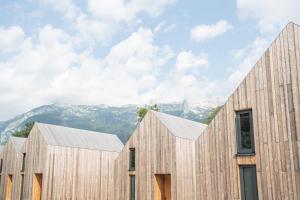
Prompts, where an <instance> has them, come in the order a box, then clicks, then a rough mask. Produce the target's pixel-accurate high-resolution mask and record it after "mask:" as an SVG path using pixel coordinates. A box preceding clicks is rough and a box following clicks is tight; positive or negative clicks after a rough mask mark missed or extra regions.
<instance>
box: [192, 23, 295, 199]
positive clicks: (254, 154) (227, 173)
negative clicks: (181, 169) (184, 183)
mask: <svg viewBox="0 0 300 200" xmlns="http://www.w3.org/2000/svg"><path fill="white" fill-rule="evenodd" d="M299 156H300V27H299V26H298V25H295V24H293V23H290V24H288V25H287V26H286V27H285V29H284V30H283V31H282V32H281V33H280V34H279V36H278V37H277V38H276V39H275V40H274V42H273V43H272V44H271V45H270V47H269V48H268V49H267V50H266V52H265V53H264V54H263V56H262V57H261V58H260V59H259V60H258V62H257V63H256V64H255V66H254V67H253V69H252V70H251V71H250V72H249V73H248V75H247V76H246V77H245V79H244V80H243V81H242V82H241V84H240V85H239V86H238V88H237V89H236V90H235V92H234V93H233V94H232V95H231V96H230V97H229V99H228V100H227V102H226V103H225V104H224V106H223V109H221V110H220V112H219V113H218V114H217V116H216V117H215V119H214V120H213V121H212V122H211V123H210V124H209V126H208V127H207V129H206V130H205V131H204V132H203V133H202V134H201V135H200V136H199V138H198V139H197V141H196V166H197V167H196V175H197V186H196V188H197V190H196V191H197V199H230V200H231V199H240V200H245V199H251V200H256V199H260V200H263V199H264V200H270V199H289V200H292V199H293V200H299V199H300V158H299Z"/></svg>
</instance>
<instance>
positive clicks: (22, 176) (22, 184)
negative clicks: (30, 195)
mask: <svg viewBox="0 0 300 200" xmlns="http://www.w3.org/2000/svg"><path fill="white" fill-rule="evenodd" d="M20 190H21V195H20V199H23V190H24V174H22V175H21V188H20Z"/></svg>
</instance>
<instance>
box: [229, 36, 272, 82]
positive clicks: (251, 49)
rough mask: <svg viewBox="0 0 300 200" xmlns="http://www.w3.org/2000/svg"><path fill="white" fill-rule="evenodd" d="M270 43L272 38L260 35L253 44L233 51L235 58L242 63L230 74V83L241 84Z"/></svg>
mask: <svg viewBox="0 0 300 200" xmlns="http://www.w3.org/2000/svg"><path fill="white" fill-rule="evenodd" d="M269 43H270V39H265V38H261V37H258V38H256V39H255V40H254V42H252V43H251V44H249V45H247V46H246V47H245V48H243V49H239V50H235V51H233V52H232V54H233V55H234V57H235V58H237V59H238V60H240V63H241V64H240V65H239V66H238V68H237V69H236V70H234V71H233V72H232V73H231V75H230V76H229V79H228V81H229V83H230V85H232V86H236V85H237V84H239V83H240V82H241V81H242V80H243V78H245V76H246V75H247V73H248V72H249V70H250V69H252V67H253V66H254V65H255V63H256V62H257V61H258V59H259V58H260V57H261V56H262V55H263V53H264V51H265V50H266V49H267V47H268V45H269Z"/></svg>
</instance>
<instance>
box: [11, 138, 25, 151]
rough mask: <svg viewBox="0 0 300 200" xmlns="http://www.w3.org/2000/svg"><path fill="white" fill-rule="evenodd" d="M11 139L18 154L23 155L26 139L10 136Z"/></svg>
mask: <svg viewBox="0 0 300 200" xmlns="http://www.w3.org/2000/svg"><path fill="white" fill-rule="evenodd" d="M9 139H10V140H11V142H12V143H13V145H14V147H15V149H16V150H17V152H19V153H21V151H22V147H23V145H24V143H25V141H26V138H21V137H13V136H10V138H9Z"/></svg>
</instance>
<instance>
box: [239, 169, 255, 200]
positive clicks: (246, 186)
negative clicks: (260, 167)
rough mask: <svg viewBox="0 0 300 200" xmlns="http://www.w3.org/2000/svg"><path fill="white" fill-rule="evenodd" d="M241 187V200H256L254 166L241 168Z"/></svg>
mask: <svg viewBox="0 0 300 200" xmlns="http://www.w3.org/2000/svg"><path fill="white" fill-rule="evenodd" d="M241 181H242V182H241V186H242V199H243V200H258V193H257V180H256V168H255V166H247V167H241Z"/></svg>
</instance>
